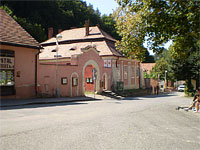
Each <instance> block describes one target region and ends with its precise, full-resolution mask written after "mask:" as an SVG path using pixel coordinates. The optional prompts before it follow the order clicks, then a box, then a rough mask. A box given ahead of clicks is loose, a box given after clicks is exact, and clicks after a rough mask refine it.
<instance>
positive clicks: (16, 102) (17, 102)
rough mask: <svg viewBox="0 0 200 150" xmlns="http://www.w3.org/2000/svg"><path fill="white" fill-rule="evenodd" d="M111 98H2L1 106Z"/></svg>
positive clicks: (90, 96) (87, 96)
mask: <svg viewBox="0 0 200 150" xmlns="http://www.w3.org/2000/svg"><path fill="white" fill-rule="evenodd" d="M101 99H111V98H109V97H106V96H102V95H99V94H95V96H94V94H86V95H85V96H81V97H59V98H56V97H54V98H33V99H0V107H11V106H20V105H33V104H50V103H64V102H76V101H91V100H101Z"/></svg>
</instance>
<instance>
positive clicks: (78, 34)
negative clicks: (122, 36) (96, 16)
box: [39, 26, 123, 59]
mask: <svg viewBox="0 0 200 150" xmlns="http://www.w3.org/2000/svg"><path fill="white" fill-rule="evenodd" d="M60 34H62V39H61V40H59V43H60V44H59V51H58V53H59V55H61V56H62V57H71V56H72V55H74V54H81V53H82V51H81V48H84V47H86V46H88V45H95V47H96V49H97V51H99V55H100V56H113V55H114V56H123V55H122V54H121V53H120V52H118V51H117V50H116V48H115V41H116V40H115V39H114V38H112V37H111V36H110V35H109V34H107V33H106V32H104V31H103V30H101V29H100V28H99V27H97V26H95V27H90V28H89V35H88V36H86V35H85V28H76V29H71V30H65V31H63V32H61V33H60ZM99 38H101V39H104V40H97V39H99ZM87 39H90V41H84V40H87ZM66 41H72V42H71V43H68V44H66V43H63V42H66ZM73 41H74V42H73ZM55 42H56V39H55V37H53V38H51V39H49V40H47V41H45V42H43V43H41V44H42V45H43V48H44V49H43V50H42V51H41V53H40V57H39V58H40V59H54V55H55V53H54V52H52V50H55V49H56V44H55ZM50 43H53V44H51V45H48V44H50ZM71 48H75V49H74V50H70V49H71Z"/></svg>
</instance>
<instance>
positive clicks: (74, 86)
mask: <svg viewBox="0 0 200 150" xmlns="http://www.w3.org/2000/svg"><path fill="white" fill-rule="evenodd" d="M70 87H71V90H70V91H71V93H70V94H71V97H75V96H79V92H78V91H79V79H78V73H77V72H73V73H72V74H71V86H70Z"/></svg>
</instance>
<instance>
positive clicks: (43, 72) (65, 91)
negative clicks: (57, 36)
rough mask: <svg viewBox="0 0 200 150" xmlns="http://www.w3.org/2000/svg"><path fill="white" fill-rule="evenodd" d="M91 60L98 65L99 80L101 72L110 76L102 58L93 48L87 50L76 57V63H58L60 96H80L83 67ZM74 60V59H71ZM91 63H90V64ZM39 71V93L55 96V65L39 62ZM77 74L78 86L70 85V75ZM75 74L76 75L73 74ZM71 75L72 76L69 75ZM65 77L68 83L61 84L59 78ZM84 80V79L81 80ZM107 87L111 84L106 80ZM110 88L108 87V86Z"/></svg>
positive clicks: (101, 77)
mask: <svg viewBox="0 0 200 150" xmlns="http://www.w3.org/2000/svg"><path fill="white" fill-rule="evenodd" d="M89 60H93V61H95V62H96V63H97V64H98V67H99V70H100V72H99V74H100V80H102V79H103V73H104V72H106V73H107V74H108V75H109V76H110V78H111V72H112V69H111V68H104V66H103V65H104V63H103V60H102V58H101V57H100V56H99V55H98V54H97V52H95V51H94V50H89V51H86V52H84V53H83V54H81V55H79V56H78V57H77V61H76V62H77V64H78V65H63V64H59V66H58V79H59V80H58V83H59V89H60V95H61V96H82V95H84V93H83V86H82V85H83V82H84V81H85V80H84V79H83V67H84V65H85V64H86V62H87V61H89ZM73 61H74V60H73ZM90 65H92V64H90ZM38 69H39V72H40V74H39V75H38V82H39V84H40V93H42V95H44V96H55V89H56V65H55V64H49V63H48V64H44V62H43V63H40V65H39V68H38ZM72 74H73V75H74V76H77V77H78V86H76V87H72V81H71V80H72V79H71V77H73V75H72ZM75 74H77V75H75ZM71 75H72V76H71ZM62 77H67V79H68V84H66V85H62V84H61V78H62ZM83 80H84V81H83ZM108 81H109V82H108V87H110V86H111V81H112V80H108ZM109 89H110V88H109Z"/></svg>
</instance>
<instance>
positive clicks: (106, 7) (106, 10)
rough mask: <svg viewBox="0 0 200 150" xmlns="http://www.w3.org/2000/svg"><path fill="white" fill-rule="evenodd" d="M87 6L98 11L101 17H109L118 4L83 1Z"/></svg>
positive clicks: (105, 0)
mask: <svg viewBox="0 0 200 150" xmlns="http://www.w3.org/2000/svg"><path fill="white" fill-rule="evenodd" d="M83 1H85V2H87V4H88V5H89V4H92V5H93V7H94V10H96V9H97V8H98V9H99V11H100V13H101V15H104V14H106V15H109V14H110V13H112V12H113V10H115V9H116V8H117V7H118V4H117V2H116V1H115V0H83Z"/></svg>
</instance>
